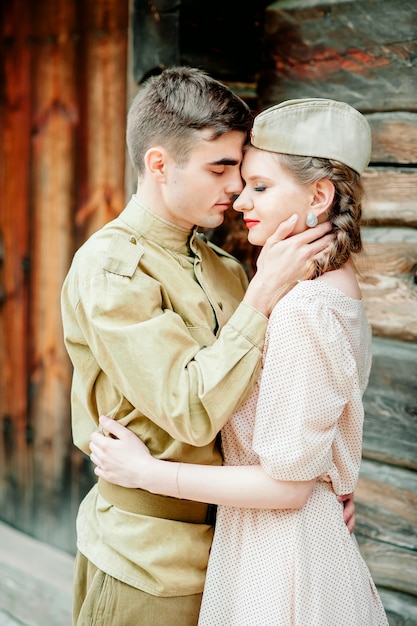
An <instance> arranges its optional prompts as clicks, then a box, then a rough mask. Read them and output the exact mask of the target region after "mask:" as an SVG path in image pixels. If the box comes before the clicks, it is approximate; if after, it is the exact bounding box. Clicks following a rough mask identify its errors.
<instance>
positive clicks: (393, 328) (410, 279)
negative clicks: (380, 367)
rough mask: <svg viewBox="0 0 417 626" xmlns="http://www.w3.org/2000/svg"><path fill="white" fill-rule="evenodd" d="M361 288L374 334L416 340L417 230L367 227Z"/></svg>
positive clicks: (359, 259) (363, 236)
mask: <svg viewBox="0 0 417 626" xmlns="http://www.w3.org/2000/svg"><path fill="white" fill-rule="evenodd" d="M362 239H363V244H364V250H363V253H362V254H361V255H360V256H359V258H358V268H359V271H360V285H361V289H362V293H363V297H364V300H365V305H366V310H367V313H368V317H369V321H370V322H371V324H372V330H373V333H374V334H375V335H376V336H379V337H387V338H392V339H401V340H404V341H417V284H416V283H415V268H416V266H417V230H416V229H414V228H395V227H393V228H388V227H377V228H373V227H364V228H362Z"/></svg>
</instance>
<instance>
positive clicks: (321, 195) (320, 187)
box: [311, 178, 335, 216]
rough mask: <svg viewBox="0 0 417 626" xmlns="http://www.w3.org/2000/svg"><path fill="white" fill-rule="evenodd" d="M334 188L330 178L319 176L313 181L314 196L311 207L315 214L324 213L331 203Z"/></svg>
mask: <svg viewBox="0 0 417 626" xmlns="http://www.w3.org/2000/svg"><path fill="white" fill-rule="evenodd" d="M334 194H335V188H334V185H333V183H332V181H331V180H329V179H328V178H321V179H320V180H317V181H316V182H315V183H314V197H313V201H312V203H311V208H312V209H313V210H314V213H316V215H317V216H319V215H322V214H323V213H326V211H328V210H329V209H330V207H331V206H332V204H333V200H334Z"/></svg>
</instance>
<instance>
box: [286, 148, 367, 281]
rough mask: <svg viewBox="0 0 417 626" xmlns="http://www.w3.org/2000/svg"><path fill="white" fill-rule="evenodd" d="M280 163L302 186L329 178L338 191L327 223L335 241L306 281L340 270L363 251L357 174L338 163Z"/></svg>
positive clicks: (299, 159)
mask: <svg viewBox="0 0 417 626" xmlns="http://www.w3.org/2000/svg"><path fill="white" fill-rule="evenodd" d="M279 159H280V160H281V162H283V164H284V165H285V166H286V167H287V168H288V169H289V170H290V172H291V173H292V175H293V176H294V177H295V179H296V180H297V181H298V182H299V183H300V184H302V185H305V184H308V183H311V182H314V181H317V180H320V179H322V178H327V179H328V180H330V181H331V182H332V183H333V185H334V188H335V195H334V201H333V205H332V207H331V208H330V210H329V215H328V219H329V221H330V222H331V223H332V225H333V232H334V233H335V235H336V239H335V241H334V242H333V244H331V245H330V246H329V249H328V250H327V251H326V252H324V253H323V254H322V256H321V257H320V258H319V259H317V260H315V261H312V262H311V265H310V267H309V268H308V269H307V273H306V276H305V278H306V279H307V280H309V279H312V278H317V276H320V275H321V274H323V273H324V272H328V271H330V270H335V269H338V268H339V267H341V266H342V265H343V264H344V263H346V261H347V260H348V259H349V258H350V256H351V254H352V253H358V252H360V251H361V250H362V240H361V232H360V220H361V215H362V196H363V187H362V182H361V179H360V176H359V174H358V173H357V172H355V171H354V170H352V169H351V168H350V167H348V166H347V165H344V164H343V163H340V162H339V161H333V160H330V159H322V158H318V157H300V156H293V155H281V154H280V155H279Z"/></svg>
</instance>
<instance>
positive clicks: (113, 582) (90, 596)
mask: <svg viewBox="0 0 417 626" xmlns="http://www.w3.org/2000/svg"><path fill="white" fill-rule="evenodd" d="M201 598H202V594H201V593H198V594H195V595H191V596H178V597H174V598H161V597H159V596H152V595H150V594H148V593H145V592H144V591H140V590H139V589H135V587H131V586H130V585H127V584H126V583H123V582H121V581H120V580H117V579H115V578H113V577H112V576H109V575H108V574H105V573H104V572H102V571H101V570H99V569H97V567H95V566H94V565H93V564H92V563H91V562H90V561H89V560H88V559H86V558H85V556H83V555H82V554H81V553H80V552H78V553H77V556H76V559H75V570H74V605H73V609H74V610H73V622H72V623H73V626H167V625H168V624H169V626H196V625H197V621H198V614H199V611H200V605H201Z"/></svg>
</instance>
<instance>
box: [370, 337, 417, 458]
mask: <svg viewBox="0 0 417 626" xmlns="http://www.w3.org/2000/svg"><path fill="white" fill-rule="evenodd" d="M372 351H373V363H372V369H371V375H370V379H369V385H368V388H367V389H366V391H365V394H364V406H365V422H364V431H363V456H364V458H369V459H375V460H379V461H382V462H385V463H389V464H391V465H397V466H402V467H404V468H410V469H414V470H416V469H417V437H416V432H417V396H416V393H415V390H416V389H417V345H416V344H414V343H407V342H400V341H393V340H388V339H380V338H378V337H374V338H373V342H372Z"/></svg>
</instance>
